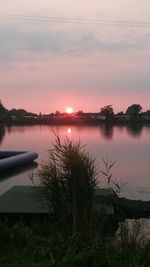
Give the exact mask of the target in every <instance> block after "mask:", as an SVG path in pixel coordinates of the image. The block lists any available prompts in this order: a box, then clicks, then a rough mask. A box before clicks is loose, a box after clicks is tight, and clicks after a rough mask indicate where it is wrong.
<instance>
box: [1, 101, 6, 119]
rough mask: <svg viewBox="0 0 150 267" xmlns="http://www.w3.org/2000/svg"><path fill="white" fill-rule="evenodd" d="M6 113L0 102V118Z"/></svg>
mask: <svg viewBox="0 0 150 267" xmlns="http://www.w3.org/2000/svg"><path fill="white" fill-rule="evenodd" d="M6 112H7V109H6V108H5V107H4V106H3V104H2V101H1V100H0V116H3V115H4V114H5V113H6Z"/></svg>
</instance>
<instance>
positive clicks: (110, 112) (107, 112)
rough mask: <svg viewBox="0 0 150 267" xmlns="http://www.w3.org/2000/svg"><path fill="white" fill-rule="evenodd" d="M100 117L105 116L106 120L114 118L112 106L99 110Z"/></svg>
mask: <svg viewBox="0 0 150 267" xmlns="http://www.w3.org/2000/svg"><path fill="white" fill-rule="evenodd" d="M100 115H101V116H105V117H106V119H111V118H112V117H113V116H114V111H113V108H112V105H108V106H104V107H103V108H101V110H100Z"/></svg>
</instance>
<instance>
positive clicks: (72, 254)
mask: <svg viewBox="0 0 150 267" xmlns="http://www.w3.org/2000/svg"><path fill="white" fill-rule="evenodd" d="M55 137H56V138H55V142H54V144H53V148H52V149H51V150H50V151H49V160H48V161H47V162H45V163H43V164H42V165H41V168H40V170H39V171H38V172H37V173H36V176H38V178H39V179H40V183H41V185H42V188H43V197H44V198H46V199H47V201H48V203H49V210H50V215H49V217H47V218H45V219H44V218H43V219H42V218H33V217H32V219H31V220H30V221H29V220H26V216H25V215H24V217H22V218H20V219H19V221H18V220H13V222H12V221H11V220H10V219H9V220H8V219H6V218H5V219H4V218H3V220H1V222H0V266H3V267H6V266H7V267H9V266H11V267H13V266H14V267H19V266H29V267H30V266H31V267H34V266H35V267H36V266H51V267H99V266H101V267H120V266H122V267H126V266H128V267H144V266H145V267H146V266H150V242H148V241H146V239H145V236H144V234H143V226H144V224H143V223H141V221H138V220H137V221H133V224H132V226H131V224H130V225H129V224H128V223H121V224H120V227H119V230H118V232H117V233H116V234H113V235H112V233H114V231H111V227H112V226H113V224H112V221H111V219H110V217H109V216H107V214H102V213H101V212H99V210H98V209H96V203H95V200H94V199H95V198H94V189H95V187H96V186H97V175H98V173H99V172H98V170H97V168H96V165H95V160H94V159H93V157H91V156H90V155H89V153H88V152H87V151H86V150H85V149H84V147H83V146H82V145H81V144H80V142H76V143H73V142H72V141H70V140H69V139H65V140H64V141H63V142H62V141H61V140H60V139H59V137H58V136H55ZM104 163H105V165H106V168H105V169H106V170H103V171H102V173H103V174H104V175H105V176H106V178H107V181H108V186H110V185H111V182H113V180H112V174H111V168H112V166H113V165H114V162H112V163H111V164H108V162H106V161H104ZM33 179H34V175H33ZM115 185H118V184H116V183H115ZM9 218H10V217H9Z"/></svg>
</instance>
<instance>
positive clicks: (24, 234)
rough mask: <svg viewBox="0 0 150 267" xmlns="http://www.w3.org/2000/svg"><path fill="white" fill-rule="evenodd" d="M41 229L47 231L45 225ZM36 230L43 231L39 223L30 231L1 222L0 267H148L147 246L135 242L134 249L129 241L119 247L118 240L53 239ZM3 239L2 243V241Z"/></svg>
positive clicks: (149, 254) (20, 224) (56, 236)
mask: <svg viewBox="0 0 150 267" xmlns="http://www.w3.org/2000/svg"><path fill="white" fill-rule="evenodd" d="M134 223H136V222H134ZM43 227H45V228H46V231H47V229H48V225H45V226H43ZM38 228H42V226H41V224H40V222H39V223H38V222H34V223H33V225H32V226H30V227H29V226H27V225H25V224H24V223H23V222H18V223H15V224H10V223H9V222H8V221H5V222H1V223H0V266H4V267H6V266H11V267H13V266H14V267H21V266H31V267H34V266H35V267H38V266H51V267H80V266H81V267H100V266H102V267H120V266H121V267H122V266H123V267H147V266H150V243H149V242H147V243H145V244H144V245H143V243H141V242H140V243H139V241H138V239H137V238H136V239H134V242H135V243H134V246H133V243H132V240H128V242H127V243H126V244H125V243H123V244H122V243H120V240H118V237H114V238H109V239H108V240H105V241H104V240H101V239H98V240H92V239H91V238H90V237H89V236H87V235H83V234H80V233H76V234H74V235H71V236H66V235H65V236H64V235H62V234H60V233H55V234H53V235H52V234H49V233H48V232H47V233H46V231H39V230H38ZM130 229H131V228H130ZM130 229H128V232H129V231H130ZM132 231H133V230H132ZM44 232H45V233H44ZM133 233H134V231H133V232H132V234H133ZM130 234H131V233H130ZM2 236H3V239H1V237H2Z"/></svg>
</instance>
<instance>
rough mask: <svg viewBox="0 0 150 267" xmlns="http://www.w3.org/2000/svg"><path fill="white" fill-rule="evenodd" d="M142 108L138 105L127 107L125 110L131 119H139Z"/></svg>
mask: <svg viewBox="0 0 150 267" xmlns="http://www.w3.org/2000/svg"><path fill="white" fill-rule="evenodd" d="M141 111H142V107H141V105H139V104H133V105H131V106H129V107H128V108H127V110H126V114H127V115H130V116H131V117H132V118H139V115H140V112H141Z"/></svg>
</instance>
